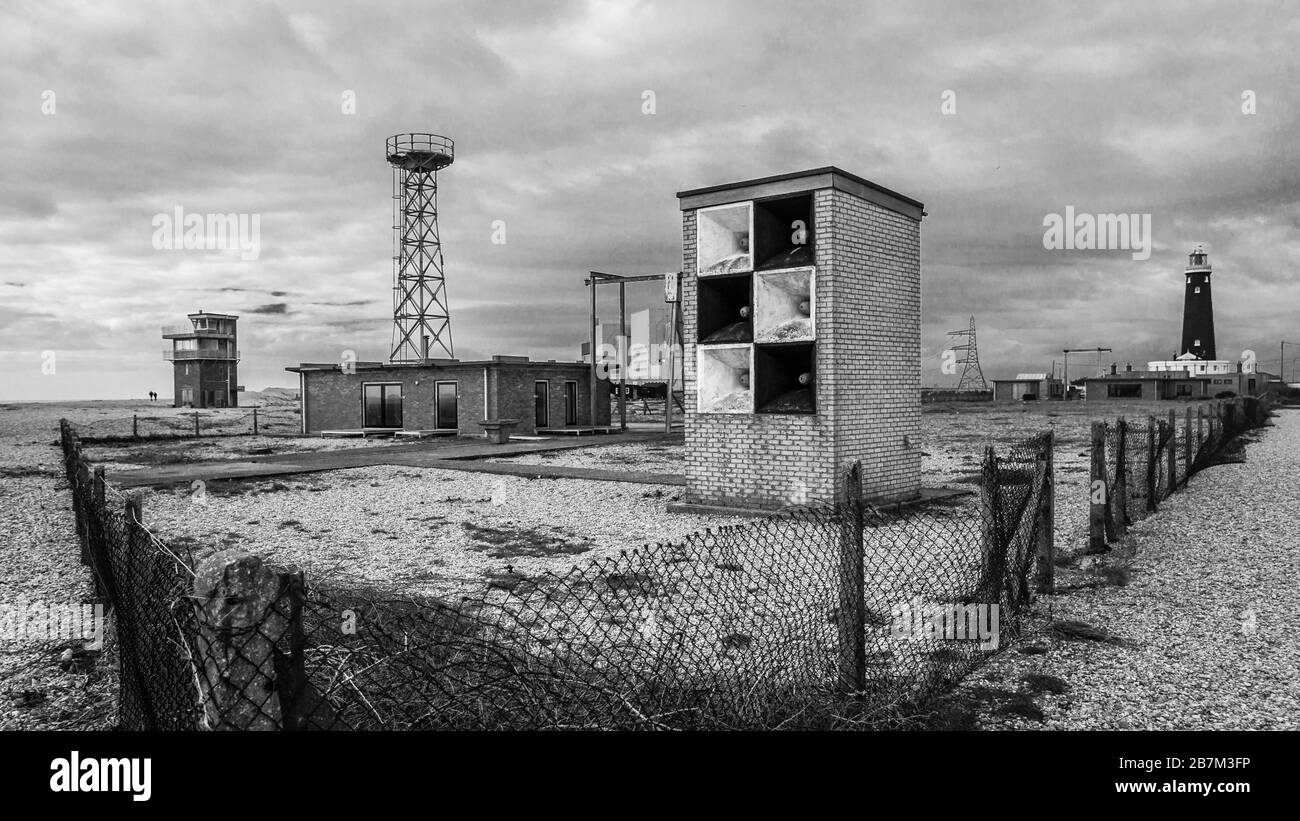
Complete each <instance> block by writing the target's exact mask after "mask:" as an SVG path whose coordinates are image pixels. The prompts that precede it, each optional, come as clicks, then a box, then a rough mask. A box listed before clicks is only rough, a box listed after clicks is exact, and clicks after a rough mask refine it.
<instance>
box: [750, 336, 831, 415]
mask: <svg viewBox="0 0 1300 821" xmlns="http://www.w3.org/2000/svg"><path fill="white" fill-rule="evenodd" d="M815 359H816V357H815V356H814V353H813V345H812V343H811V342H798V343H792V344H788V345H755V346H754V411H755V412H756V413H816V412H817V406H816V402H815V400H814V398H813V397H814V392H813V376H814V374H813V370H814V362H815Z"/></svg>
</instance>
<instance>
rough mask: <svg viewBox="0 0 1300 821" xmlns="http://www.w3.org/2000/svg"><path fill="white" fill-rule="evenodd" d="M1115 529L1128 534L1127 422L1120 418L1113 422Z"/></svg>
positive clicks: (1121, 533) (1122, 533)
mask: <svg viewBox="0 0 1300 821" xmlns="http://www.w3.org/2000/svg"><path fill="white" fill-rule="evenodd" d="M1113 499H1114V503H1115V507H1114V510H1115V528H1116V530H1118V531H1119V533H1120V535H1121V536H1122V535H1125V534H1127V533H1128V525H1129V519H1128V422H1127V421H1126V420H1125V419H1124V417H1122V416H1121V417H1120V418H1119V419H1118V420H1116V422H1115V491H1114V497H1113Z"/></svg>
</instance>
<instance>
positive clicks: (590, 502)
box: [144, 466, 743, 595]
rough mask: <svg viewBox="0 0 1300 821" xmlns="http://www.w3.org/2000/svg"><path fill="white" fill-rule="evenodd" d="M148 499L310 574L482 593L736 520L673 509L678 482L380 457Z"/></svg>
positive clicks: (171, 525)
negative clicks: (534, 475) (495, 471)
mask: <svg viewBox="0 0 1300 821" xmlns="http://www.w3.org/2000/svg"><path fill="white" fill-rule="evenodd" d="M212 484H213V486H212V487H205V489H204V490H205V492H204V494H203V495H202V497H201V498H200V497H197V496H196V495H195V494H194V493H193V492H191V490H190V489H189V488H183V489H178V490H176V491H174V492H167V491H152V492H150V493H147V494H146V495H145V499H144V510H145V514H144V519H145V522H146V523H147V524H148V526H149V527H150V529H152V530H153V531H154V532H155V533H157V534H159V536H160V537H161V538H163V539H164V540H168V541H171V542H173V543H179V544H185V545H187V546H189V547H191V549H193V550H195V552H196V554H202V553H205V552H208V551H211V550H212V549H221V548H229V547H240V548H243V549H246V550H250V551H254V552H259V553H261V554H262V555H264V556H267V557H269V558H272V559H274V560H275V561H277V562H280V563H282V564H290V563H292V564H296V565H298V566H300V567H302V568H303V569H304V570H306V571H307V572H308V574H309V575H310V576H313V577H315V578H328V579H334V580H339V581H342V580H348V581H357V582H363V583H367V584H372V585H376V586H382V587H390V588H398V589H402V590H407V591H411V592H417V593H424V594H428V595H449V594H455V593H462V592H463V593H476V592H481V591H482V590H483V587H484V582H485V581H486V580H487V579H488V578H490V577H491V575H492V574H496V573H502V572H505V571H506V568H507V565H509V566H512V567H514V568H515V569H516V570H517V571H519V572H522V573H525V574H527V575H534V574H536V573H539V572H542V571H545V570H550V571H555V572H564V571H566V570H568V569H569V568H570V567H572V566H573V565H574V564H578V563H584V562H586V561H589V560H593V559H605V558H612V557H615V556H617V555H619V553H620V552H621V551H624V550H632V549H635V548H639V547H641V546H643V545H645V544H647V543H655V542H668V541H678V540H681V539H682V538H683V537H685V536H686V535H688V534H691V533H694V532H696V531H699V530H703V529H705V528H706V527H715V526H719V525H725V524H737V523H740V522H741V521H743V520H741V519H738V518H734V517H721V516H695V515H678V514H673V515H669V514H667V513H666V511H665V507H666V505H667V504H668V503H669V502H671V501H674V500H676V498H677V497H678V494H679V493H680V492H681V488H678V487H672V486H667V485H664V486H660V485H643V484H626V483H602V482H591V481H586V480H578V479H526V478H522V477H514V476H495V475H490V474H482V473H466V472H462V471H453V470H440V469H432V468H431V469H413V468H401V467H388V466H377V467H368V468H355V469H351V470H339V471H330V472H329V473H328V474H327V475H319V474H318V475H313V476H310V477H303V478H301V479H293V480H287V481H273V480H266V481H257V482H241V483H236V484H232V485H228V486H223V484H219V483H212Z"/></svg>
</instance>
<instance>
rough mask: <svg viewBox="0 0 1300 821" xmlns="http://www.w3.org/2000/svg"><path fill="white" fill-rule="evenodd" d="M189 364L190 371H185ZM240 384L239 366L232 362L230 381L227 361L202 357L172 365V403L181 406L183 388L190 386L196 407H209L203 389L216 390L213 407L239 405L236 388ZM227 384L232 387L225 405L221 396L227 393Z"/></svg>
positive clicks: (174, 405)
mask: <svg viewBox="0 0 1300 821" xmlns="http://www.w3.org/2000/svg"><path fill="white" fill-rule="evenodd" d="M186 365H189V373H188V374H187V373H186V372H185V366H186ZM238 385H239V367H238V366H237V365H236V364H235V363H233V362H231V363H230V381H229V383H227V381H226V363H225V362H224V361H221V362H216V361H208V360H202V359H194V360H189V361H188V362H176V363H173V366H172V390H173V394H172V405H173V407H177V408H179V407H181V406H182V405H183V404H184V402H182V397H183V396H184V394H183V393H182V391H183V389H185V388H188V389H190V390H191V391H192V393H193V397H194V398H193V399H192V400H191V401H192V403H193V405H194V407H196V408H202V407H208V406H207V405H205V404H204V401H203V391H213V392H214V404H213V405H212V406H213V407H232V408H233V407H237V406H238V405H239V392H238V391H236V390H235V388H236V387H237V386H238ZM227 386H228V387H229V389H230V396H229V399H228V401H227V403H226V404H225V405H222V403H221V398H220V397H221V396H222V395H225V393H226V389H227Z"/></svg>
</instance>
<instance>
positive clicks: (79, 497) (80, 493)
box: [72, 461, 91, 565]
mask: <svg viewBox="0 0 1300 821" xmlns="http://www.w3.org/2000/svg"><path fill="white" fill-rule="evenodd" d="M72 494H73V497H72V503H73V507H74V508H75V510H76V514H77V517H76V518H77V537H78V538H79V539H80V540H81V563H82V564H84V565H89V564H90V496H91V488H90V469H89V468H87V467H86V463H85V462H80V461H79V462H77V483H76V485H75V486H74V487H73V489H72Z"/></svg>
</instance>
